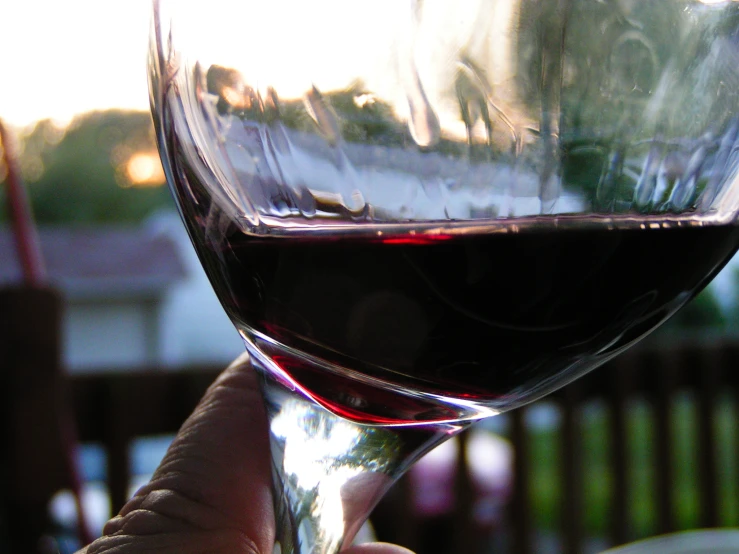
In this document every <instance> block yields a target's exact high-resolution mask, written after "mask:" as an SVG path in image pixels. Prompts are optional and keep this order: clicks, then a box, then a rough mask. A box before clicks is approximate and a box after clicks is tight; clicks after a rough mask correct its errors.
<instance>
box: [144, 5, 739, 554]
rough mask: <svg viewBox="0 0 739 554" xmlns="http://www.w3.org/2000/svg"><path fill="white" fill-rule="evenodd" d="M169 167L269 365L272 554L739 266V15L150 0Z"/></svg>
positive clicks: (326, 532) (217, 273) (155, 94)
mask: <svg viewBox="0 0 739 554" xmlns="http://www.w3.org/2000/svg"><path fill="white" fill-rule="evenodd" d="M149 72H150V82H151V89H150V90H151V101H152V108H153V115H154V121H155V126H156V130H157V134H158V142H159V148H160V152H161V155H162V160H163V162H164V167H165V171H166V175H167V180H168V182H169V185H170V187H171V189H172V192H173V194H174V196H175V199H176V201H177V205H178V207H179V210H180V212H181V215H182V219H183V221H184V223H185V225H186V227H187V229H188V232H189V234H190V237H191V239H192V242H193V244H194V245H195V249H196V250H197V252H198V255H199V256H200V259H201V261H202V263H203V266H204V268H205V270H206V272H207V273H208V276H209V278H210V280H211V282H212V284H213V287H214V288H215V290H216V292H217V294H218V296H219V298H220V300H221V302H222V304H223V307H224V308H225V310H226V312H227V313H228V314H229V316H230V317H231V319H232V321H233V323H234V324H235V326H236V328H237V329H238V331H239V333H240V334H241V335H242V337H243V339H244V342H245V344H246V349H247V350H248V352H249V354H250V359H251V363H252V364H253V365H254V367H255V368H256V369H257V371H258V372H259V373H260V374H261V376H262V389H263V396H264V400H265V405H266V409H267V412H268V416H269V422H270V433H271V450H272V460H273V467H274V499H275V517H276V521H277V528H278V533H277V540H276V544H275V551H279V552H283V553H288V552H289V553H293V552H294V553H301V554H303V553H309V552H310V553H315V554H326V553H333V552H336V551H338V550H339V549H341V547H342V545H343V544H346V543H347V542H348V541H351V539H352V537H353V536H354V534H355V533H356V531H357V529H358V528H359V526H360V525H361V524H362V522H363V521H364V520H365V519H366V517H367V515H368V514H369V512H370V510H371V509H372V507H373V505H374V504H375V503H376V502H377V500H378V499H379V498H380V497H381V496H382V494H383V493H384V492H385V491H386V490H387V488H388V487H389V486H390V485H391V484H392V483H393V482H394V481H395V479H397V477H398V476H399V475H400V474H402V473H403V471H405V470H406V469H407V468H408V467H409V466H410V465H411V464H412V463H413V462H414V461H415V460H416V459H418V457H419V456H421V455H422V454H423V453H425V452H426V451H428V450H429V449H430V448H431V447H433V446H435V445H437V444H439V443H440V442H441V441H443V440H444V439H446V438H448V437H450V436H452V435H454V434H455V433H457V432H459V431H460V430H462V429H464V428H465V427H466V426H467V425H469V424H470V423H471V422H474V421H476V420H479V419H482V418H485V417H489V416H493V415H495V414H498V413H501V412H504V411H506V410H511V409H513V408H516V407H518V406H521V405H523V404H525V403H527V402H531V401H533V400H536V399H537V398H540V397H542V396H543V395H545V394H547V393H549V392H551V391H552V390H554V389H556V388H558V387H561V386H563V385H565V384H567V383H568V382H570V381H572V380H573V379H576V378H577V377H579V376H581V375H583V374H584V373H585V372H587V371H590V370H591V369H593V368H595V367H596V366H598V365H600V364H602V363H603V362H605V361H607V360H609V359H610V358H612V357H613V356H615V355H617V354H618V353H620V352H622V351H623V350H625V349H626V348H628V347H629V346H631V345H632V344H634V343H635V342H636V341H638V340H639V339H640V338H642V337H643V336H645V335H646V334H647V333H649V332H650V331H651V330H653V329H654V328H656V327H657V326H658V325H660V324H661V323H662V322H664V321H665V320H666V319H668V318H669V317H670V316H671V315H672V314H674V313H675V312H676V311H677V310H678V309H679V308H680V307H681V306H683V305H684V304H685V303H686V302H687V301H688V300H689V299H690V298H692V297H693V296H694V295H695V294H696V292H697V291H699V290H700V289H701V288H702V287H703V286H705V285H706V283H708V282H709V280H710V279H711V277H712V276H713V275H715V273H716V272H717V271H718V270H719V269H720V268H721V267H722V265H723V264H724V263H725V261H726V260H727V259H728V258H729V257H730V256H731V255H732V254H733V253H734V251H735V250H736V248H737V245H738V244H739V228H738V227H737V226H736V225H735V220H736V214H737V209H739V186H736V183H737V167H738V165H739V164H738V163H737V162H738V160H739V157H738V156H739V147H738V144H739V143H737V138H738V137H739V102H738V100H739V87H738V86H737V85H739V6H738V5H737V4H736V3H733V2H712V1H708V0H703V1H698V0H653V1H651V2H638V1H637V0H606V1H603V2H591V1H589V0H374V1H373V2H360V1H358V0H300V1H298V0H270V1H260V0H208V1H207V2H195V1H193V2H178V1H176V0H172V1H167V0H160V1H156V0H155V1H154V18H153V25H152V40H151V50H150V64H149Z"/></svg>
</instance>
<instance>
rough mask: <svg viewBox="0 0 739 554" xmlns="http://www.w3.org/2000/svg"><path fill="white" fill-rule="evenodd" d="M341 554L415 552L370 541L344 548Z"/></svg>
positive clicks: (394, 545) (395, 545)
mask: <svg viewBox="0 0 739 554" xmlns="http://www.w3.org/2000/svg"><path fill="white" fill-rule="evenodd" d="M341 554H413V551H411V550H408V549H407V548H403V547H402V546H398V545H397V544H388V543H386V542H368V543H365V544H358V545H355V546H352V547H350V548H347V549H346V550H342V551H341Z"/></svg>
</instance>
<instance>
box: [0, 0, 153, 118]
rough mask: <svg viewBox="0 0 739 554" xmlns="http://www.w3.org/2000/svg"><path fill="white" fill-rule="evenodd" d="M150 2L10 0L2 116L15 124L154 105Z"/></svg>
mask: <svg viewBox="0 0 739 554" xmlns="http://www.w3.org/2000/svg"><path fill="white" fill-rule="evenodd" d="M149 6H150V0H64V1H61V2H60V1H55V0H21V1H13V0H7V1H5V2H3V5H2V8H0V52H2V53H1V54H0V65H1V67H2V73H1V75H2V77H0V118H2V119H3V120H5V121H6V122H8V123H10V124H12V125H16V126H26V125H29V124H31V123H33V122H34V121H36V120H38V119H44V118H52V119H55V120H59V122H60V123H64V122H67V121H69V120H70V119H71V118H72V117H73V116H74V115H75V114H77V113H80V112H84V111H88V110H93V109H104V108H110V107H123V108H135V109H141V110H146V109H148V93H147V85H146V69H145V64H146V49H147V37H148V30H149Z"/></svg>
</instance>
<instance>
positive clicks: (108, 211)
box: [0, 110, 172, 224]
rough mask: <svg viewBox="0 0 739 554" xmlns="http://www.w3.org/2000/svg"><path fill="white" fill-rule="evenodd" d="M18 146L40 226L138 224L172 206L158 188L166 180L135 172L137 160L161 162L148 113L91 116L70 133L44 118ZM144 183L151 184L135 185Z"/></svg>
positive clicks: (75, 123) (74, 125) (75, 124)
mask: <svg viewBox="0 0 739 554" xmlns="http://www.w3.org/2000/svg"><path fill="white" fill-rule="evenodd" d="M19 142H20V148H19V162H20V166H21V172H22V174H23V177H24V180H25V183H26V186H27V188H28V192H29V198H30V200H31V203H32V206H33V210H34V212H35V215H36V219H37V220H38V222H39V223H41V224H50V223H111V222H117V223H124V222H128V223H135V222H138V221H141V220H142V219H143V218H145V217H146V216H147V215H148V214H149V213H151V212H152V211H153V210H155V209H158V208H161V207H164V206H169V205H171V203H172V201H171V198H170V195H169V192H168V191H167V189H166V187H164V186H160V185H163V184H164V179H163V177H162V178H159V179H156V178H154V179H149V180H146V179H143V181H142V180H141V179H142V174H141V173H140V168H139V174H136V173H135V170H136V167H135V162H136V161H138V162H139V165H140V162H141V161H142V160H145V158H146V159H150V160H151V163H153V164H156V163H157V161H156V160H157V157H156V146H155V144H154V138H153V129H152V125H151V118H150V116H149V114H147V113H144V112H130V111H119V110H111V111H103V112H91V113H88V114H84V115H82V116H79V117H78V118H77V119H75V120H73V121H72V123H71V124H70V125H69V126H68V127H67V128H66V129H60V128H59V127H58V126H56V125H55V124H54V123H53V122H51V121H48V120H45V121H41V122H39V123H38V124H36V126H35V127H34V128H33V129H32V130H31V131H30V132H29V133H27V134H26V135H25V136H22V137H20V140H19ZM136 156H139V157H138V158H137V157H136ZM132 164H134V165H132ZM152 169H153V170H155V171H154V173H156V171H158V170H159V168H158V167H157V166H155V165H154V166H152ZM132 171H134V173H132ZM153 176H154V174H152V177H153ZM143 177H146V176H145V175H143ZM141 183H145V184H146V185H147V186H136V185H137V184H141ZM5 217H6V216H5V210H4V209H3V210H2V215H0V218H5ZM2 220H3V219H0V221H2Z"/></svg>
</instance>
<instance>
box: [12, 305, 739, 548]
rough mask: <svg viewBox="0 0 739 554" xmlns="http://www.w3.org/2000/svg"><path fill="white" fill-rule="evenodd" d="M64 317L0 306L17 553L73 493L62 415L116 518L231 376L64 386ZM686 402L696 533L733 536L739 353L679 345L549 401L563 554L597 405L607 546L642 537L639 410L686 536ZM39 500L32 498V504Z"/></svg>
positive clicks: (666, 528)
mask: <svg viewBox="0 0 739 554" xmlns="http://www.w3.org/2000/svg"><path fill="white" fill-rule="evenodd" d="M11 297H13V300H11ZM13 310H14V311H15V312H16V317H15V319H14V320H13V322H12V323H11V322H10V318H9V316H8V314H9V313H10V312H11V311H13ZM17 314H21V315H22V317H20V318H19V317H18V315H17ZM23 314H26V315H23ZM58 314H59V299H58V298H57V297H56V296H55V295H53V294H46V293H38V292H33V291H31V292H28V291H27V292H25V293H23V294H21V295H20V296H19V295H18V293H17V291H16V293H14V294H13V295H8V294H3V293H0V337H2V338H1V339H0V369H1V370H2V379H3V383H2V384H3V390H4V392H5V398H4V400H5V402H4V410H5V413H4V416H5V417H4V418H3V420H4V421H5V431H4V432H5V434H4V436H3V440H4V441H5V442H6V444H8V445H9V446H10V450H9V452H10V454H9V455H8V456H7V457H6V458H5V459H4V460H3V465H2V467H3V470H4V471H5V479H4V482H5V483H6V484H5V490H4V491H3V496H4V497H5V499H6V501H5V502H4V506H3V507H2V512H0V519H3V520H5V525H4V528H5V529H6V530H7V532H8V534H9V537H10V538H9V539H8V541H7V543H8V544H9V545H10V548H9V549H8V550H7V551H9V552H15V551H18V552H29V551H31V550H28V549H27V548H25V547H23V548H22V549H21V548H15V545H20V544H26V545H28V544H33V543H31V542H28V540H30V539H28V537H33V534H37V533H39V532H41V531H42V523H41V521H42V520H43V519H44V514H45V512H44V510H45V509H46V506H45V505H44V504H43V502H42V501H47V502H48V498H49V497H50V495H51V494H53V492H54V491H55V490H57V489H59V488H63V487H65V486H68V482H67V481H66V480H65V479H66V478H65V471H64V470H65V467H64V464H63V463H58V462H59V460H61V459H62V458H63V448H64V445H63V443H61V442H60V441H58V439H57V438H56V437H57V435H58V433H59V429H60V428H61V427H63V426H64V425H63V422H60V421H58V420H56V419H53V418H52V416H53V415H55V414H58V413H61V412H59V411H58V410H57V407H56V406H58V405H62V404H64V403H65V402H69V403H71V404H70V405H71V407H72V413H73V414H74V419H75V421H76V426H77V433H78V438H79V440H80V441H82V442H95V443H100V444H102V445H103V446H104V448H105V450H106V452H107V460H108V468H107V469H108V470H107V481H108V482H107V485H108V489H109V492H110V498H111V509H112V512H115V511H117V509H119V508H120V507H121V506H122V505H123V503H124V502H125V500H126V497H127V494H128V490H129V484H130V481H131V475H130V474H129V468H130V464H129V460H128V449H129V445H130V444H131V442H132V441H133V440H134V439H135V438H138V437H145V436H148V435H160V434H167V433H175V432H176V431H177V430H178V428H179V426H180V425H181V424H182V422H183V421H184V420H185V418H186V417H187V415H188V414H189V413H190V412H191V411H192V409H193V408H194V407H195V405H196V404H197V401H198V399H199V398H200V397H201V396H202V394H203V392H204V391H205V389H206V388H207V386H208V385H209V384H210V383H211V382H212V381H213V379H214V378H215V376H216V375H217V374H218V372H219V371H220V370H221V369H222V367H205V366H198V367H183V368H178V369H177V370H173V369H171V368H169V369H167V370H164V369H162V368H156V367H152V368H148V369H142V368H137V369H136V370H135V371H130V372H120V371H119V372H112V371H105V370H104V368H101V371H98V372H92V373H87V374H85V375H73V376H71V377H68V378H63V377H62V372H60V371H59V362H58V360H59V356H58V354H59V340H58V319H59V318H58ZM54 322H56V323H54ZM685 392H689V393H691V394H692V395H693V396H694V398H695V401H696V403H697V409H696V417H695V421H694V425H695V436H696V437H697V442H696V444H695V445H693V447H692V449H691V452H694V453H695V457H696V463H697V467H698V472H697V475H698V484H699V495H698V496H699V502H700V509H699V514H700V521H699V522H698V525H697V526H699V527H717V526H720V525H727V520H726V515H725V513H722V511H721V510H722V507H721V501H720V498H721V495H720V494H719V492H720V490H721V489H722V488H723V487H734V488H733V490H735V491H736V490H739V486H738V485H737V483H738V482H739V431H738V430H739V424H737V425H736V427H735V428H734V439H733V444H734V449H735V451H734V452H733V455H732V460H734V464H735V467H734V468H733V470H732V472H731V479H732V483H725V482H720V481H719V475H726V473H727V472H726V471H722V472H719V471H718V469H719V468H718V464H719V461H718V454H717V449H718V446H719V440H720V439H719V437H718V436H717V429H716V425H715V418H716V413H715V410H716V401H717V398H719V397H721V398H727V397H728V398H729V399H730V400H731V401H732V406H733V408H732V409H733V410H734V414H735V416H736V417H735V418H734V420H735V421H737V422H739V411H737V403H738V402H737V401H738V400H739V343H737V342H735V341H719V342H716V341H714V342H711V343H707V342H705V341H701V342H696V343H689V342H686V341H682V340H680V341H673V342H672V343H671V345H670V346H669V347H661V348H656V347H655V348H639V349H635V350H633V351H631V352H628V353H626V354H624V355H622V356H621V357H619V358H617V359H616V360H614V361H612V362H610V363H609V364H607V365H606V366H604V367H602V368H600V369H598V370H596V371H594V372H592V373H591V374H589V375H587V376H586V377H584V378H582V379H580V380H578V381H576V382H574V383H572V384H571V385H569V386H568V387H566V388H564V389H562V390H560V391H559V392H557V393H555V394H553V395H551V396H550V397H549V401H551V402H554V403H555V404H556V405H557V406H558V407H559V409H560V413H561V421H560V428H559V431H558V434H559V441H558V442H559V447H558V449H557V450H558V452H556V453H553V455H556V456H559V459H560V464H559V466H560V468H561V475H560V482H561V490H562V491H563V494H562V501H561V504H562V510H561V517H560V521H559V536H560V537H561V545H562V546H561V551H562V552H566V553H568V554H578V553H580V552H583V549H584V534H585V529H584V523H583V521H584V514H586V513H587V510H588V506H586V505H584V503H583V502H584V494H583V451H582V441H581V425H582V423H583V421H582V417H583V416H582V412H583V407H584V406H585V405H587V404H588V403H590V402H593V401H600V402H601V403H602V404H603V405H604V406H605V407H606V410H607V413H608V417H607V421H608V423H607V426H606V428H607V435H608V441H607V442H608V450H609V454H608V459H609V460H610V476H611V477H610V479H611V481H612V486H611V487H610V489H611V490H612V492H613V494H612V495H611V497H610V501H609V502H610V505H609V510H608V512H609V517H608V519H609V521H610V525H609V532H608V537H606V543H607V544H610V545H617V544H622V543H624V542H628V541H630V540H633V539H635V538H638V537H636V536H634V532H633V530H632V529H631V527H630V525H629V521H630V513H629V510H630V499H629V491H630V486H629V475H630V473H631V472H632V471H633V469H634V468H633V467H630V465H629V464H630V462H629V460H630V457H629V455H628V451H629V445H630V440H631V439H630V437H629V433H628V425H627V415H628V411H629V404H630V401H631V400H632V399H634V398H639V399H641V400H642V401H644V402H646V403H647V404H648V405H649V407H650V411H651V414H652V417H651V420H652V425H653V436H654V444H653V448H654V456H652V458H653V461H654V469H653V475H654V476H655V479H654V481H653V483H652V489H653V490H652V493H653V495H654V499H655V501H654V505H655V506H656V511H657V517H656V521H657V527H656V529H655V530H654V533H655V534H656V533H665V532H670V531H674V530H676V529H677V523H676V519H675V490H676V487H675V485H676V482H675V471H674V466H675V460H674V455H675V454H674V453H675V444H674V437H675V430H674V428H673V426H674V421H675V420H674V417H673V410H674V402H675V398H676V397H677V395H679V394H684V393H685ZM526 411H527V409H526V408H524V409H521V410H518V411H515V412H513V413H512V414H510V415H509V416H508V417H509V418H510V425H509V433H508V436H509V438H510V440H511V441H512V443H513V445H514V448H515V462H514V475H515V479H514V486H513V494H512V499H511V501H510V503H509V510H508V517H507V518H506V525H505V527H504V528H503V529H498V530H497V532H503V533H504V534H505V535H506V537H507V539H508V540H507V544H508V548H507V550H508V551H510V552H514V553H516V554H528V553H531V552H534V551H535V544H534V537H535V531H536V530H535V526H534V524H533V522H532V513H533V508H532V503H531V475H532V471H533V469H534V468H535V465H536V464H537V463H538V462H539V461H538V460H536V459H533V457H532V456H531V450H530V442H529V441H530V429H529V427H528V426H527V425H526ZM724 446H725V445H724ZM459 455H460V457H461V463H459V464H458V467H461V468H464V467H466V464H465V463H464V449H460V454H459ZM456 483H457V493H458V494H457V498H458V503H457V506H456V514H457V516H455V523H456V524H455V525H453V526H452V528H453V529H455V531H453V532H454V533H456V534H457V536H456V538H455V540H454V541H453V544H454V545H455V546H454V548H453V549H452V551H453V552H460V551H462V550H460V549H459V548H460V545H464V551H465V552H473V551H475V550H478V547H479V545H476V544H470V541H471V540H472V539H471V538H472V537H477V536H478V535H476V534H475V533H474V532H473V531H474V530H473V529H471V524H470V523H469V522H470V521H471V518H470V517H469V514H470V513H471V503H472V501H473V496H474V494H473V491H472V490H471V486H470V480H469V477H468V476H467V475H466V474H465V472H462V473H460V475H458V477H457V480H456ZM404 486H405V487H407V483H406V484H405V485H404V484H403V483H401V484H400V485H399V491H401V493H396V501H397V502H398V503H399V504H398V506H400V509H401V510H403V511H404V515H403V517H402V518H395V519H396V520H397V521H398V525H397V526H396V528H395V529H392V528H390V529H389V530H388V531H387V532H388V533H389V534H388V535H386V536H385V537H384V538H387V539H390V540H397V541H399V542H402V543H406V544H407V545H408V546H414V544H418V541H417V537H414V534H417V533H419V532H422V529H423V528H422V526H420V525H418V523H419V522H418V521H416V520H415V519H414V518H413V516H412V514H411V513H409V512H408V511H406V509H407V508H408V506H407V494H406V495H404V494H403V493H402V491H403V490H404V489H403V487H404ZM28 487H32V488H33V490H32V491H31V493H29V489H28ZM34 491H35V492H34ZM381 509H385V510H387V509H388V508H387V507H386V506H385V507H381ZM736 511H739V510H736ZM33 514H36V516H38V518H40V519H39V524H38V525H32V524H28V521H27V520H28V518H31V520H33V518H34V517H36V516H34V515H33ZM734 516H736V518H737V519H738V520H737V521H728V525H739V515H737V514H736V513H735V514H734ZM23 518H26V520H25V523H23V522H22V521H21V520H23ZM19 522H20V523H19ZM465 522H467V523H465ZM18 534H25V535H24V536H26V538H25V539H23V540H21V539H19V538H18V537H14V536H13V535H18ZM36 537H38V535H36ZM24 540H25V542H24ZM13 548H15V550H14V549H13ZM419 554H429V553H424V552H420V553H419Z"/></svg>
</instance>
